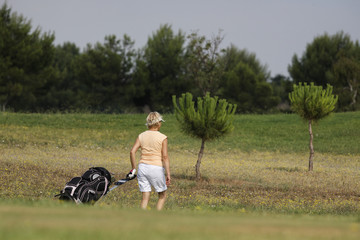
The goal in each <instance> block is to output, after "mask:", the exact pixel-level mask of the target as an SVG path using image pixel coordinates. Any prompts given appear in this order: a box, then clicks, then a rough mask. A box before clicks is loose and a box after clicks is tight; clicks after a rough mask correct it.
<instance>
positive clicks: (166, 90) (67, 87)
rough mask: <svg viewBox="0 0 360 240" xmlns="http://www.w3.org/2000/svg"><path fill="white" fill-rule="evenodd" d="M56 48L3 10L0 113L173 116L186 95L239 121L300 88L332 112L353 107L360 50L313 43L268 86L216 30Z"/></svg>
mask: <svg viewBox="0 0 360 240" xmlns="http://www.w3.org/2000/svg"><path fill="white" fill-rule="evenodd" d="M54 39H55V35H54V33H42V32H41V31H40V29H39V28H35V30H32V26H31V22H30V21H29V20H27V19H26V18H25V17H23V16H22V15H19V14H17V13H16V12H12V10H11V9H10V8H9V7H8V6H7V5H6V4H4V5H3V6H2V8H1V9H0V105H1V109H2V111H5V110H11V111H25V112H47V111H64V112H69V111H87V112H105V113H124V112H144V111H145V112H147V111H150V110H157V111H161V112H171V111H173V104H172V96H173V95H176V96H180V95H181V94H182V93H185V92H189V93H191V94H192V95H193V96H194V97H199V96H205V95H206V94H207V93H209V94H210V95H212V96H215V95H216V96H219V98H223V99H227V100H228V101H229V103H231V104H236V105H237V112H241V113H267V112H273V111H289V109H290V108H289V99H288V95H289V93H290V92H291V91H292V89H293V84H295V83H299V82H314V83H315V84H317V85H322V86H324V87H325V86H327V84H331V85H333V86H334V94H337V95H338V96H339V101H338V104H337V110H338V111H346V110H357V109H359V108H360V104H359V99H358V98H359V93H358V92H359V91H358V90H359V76H360V47H359V43H358V41H356V42H353V41H352V40H351V39H350V36H349V35H347V34H344V33H343V32H339V33H337V34H335V35H333V36H330V35H328V34H324V35H322V36H319V37H317V38H315V39H314V41H313V42H312V43H310V44H308V46H307V48H306V50H305V51H304V54H303V55H302V56H301V57H298V56H297V55H294V57H293V59H292V61H291V64H289V67H288V70H289V74H290V77H286V76H283V75H276V76H274V77H271V74H270V71H269V70H268V68H267V66H266V65H264V64H262V63H261V62H260V60H259V59H258V58H257V57H256V55H255V54H254V53H251V52H249V51H247V50H246V49H239V48H238V47H236V46H235V45H230V46H228V47H226V48H221V43H222V40H223V35H222V33H221V31H219V32H218V33H217V34H216V35H214V36H212V37H211V38H206V37H205V36H201V35H199V34H198V32H193V33H191V34H185V33H184V32H182V31H181V30H179V31H178V32H174V31H173V29H172V27H171V26H170V25H168V24H165V25H161V26H160V27H159V29H158V30H156V31H155V32H153V34H152V35H151V36H149V38H148V40H147V43H146V45H145V46H144V47H142V48H140V49H135V47H134V43H135V42H134V40H133V39H131V37H129V36H128V35H126V34H125V35H123V36H122V37H121V38H119V37H117V36H116V35H108V36H105V37H104V41H103V42H102V43H100V42H97V43H95V44H88V45H87V46H86V47H85V48H84V50H82V51H80V49H79V47H78V46H76V44H74V43H71V42H65V43H63V44H61V45H57V46H55V45H54Z"/></svg>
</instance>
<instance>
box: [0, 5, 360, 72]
mask: <svg viewBox="0 0 360 240" xmlns="http://www.w3.org/2000/svg"><path fill="white" fill-rule="evenodd" d="M4 2H6V3H7V4H8V6H9V7H10V8H11V10H12V12H17V13H18V14H22V15H23V16H24V17H26V18H27V19H28V20H31V23H32V26H33V27H40V29H41V31H42V32H53V33H54V34H55V42H54V43H55V44H56V45H58V44H63V43H64V42H72V43H75V44H76V45H77V46H78V47H79V48H80V49H81V50H83V49H84V48H85V47H86V45H87V44H88V43H90V44H92V45H93V44H95V43H97V42H100V43H104V37H105V36H107V35H113V34H115V35H116V36H117V38H118V39H122V38H123V35H124V34H126V35H128V36H130V38H131V39H132V40H134V41H135V48H136V49H138V48H142V47H144V46H145V45H146V42H147V40H148V38H149V37H151V36H152V35H153V34H154V33H155V32H156V31H157V30H158V29H159V28H160V26H161V25H164V24H169V25H171V27H172V30H173V31H174V33H178V31H179V30H181V31H182V32H183V33H185V34H190V33H192V32H194V31H197V32H198V34H199V35H204V36H206V37H207V38H208V39H210V38H211V37H212V36H214V35H217V34H218V32H219V30H222V34H223V36H224V40H223V42H222V45H221V47H223V48H226V47H229V46H230V45H231V44H233V45H235V46H236V47H237V48H239V49H247V50H248V51H249V52H251V53H255V54H256V57H257V59H258V60H259V61H260V62H261V64H263V65H267V67H268V70H269V71H270V72H271V76H275V75H277V74H282V75H285V76H289V73H288V71H287V68H288V65H289V64H291V59H292V57H293V56H294V54H297V55H298V56H302V54H303V53H304V51H305V49H306V46H307V44H309V43H311V42H312V41H313V40H314V38H315V37H318V36H321V35H323V34H325V33H327V34H329V35H334V34H336V33H338V32H339V31H343V32H344V33H346V34H348V35H350V37H351V39H352V40H353V41H356V40H360V27H359V24H360V14H359V13H360V1H359V0H0V3H1V6H2V5H3V3H4Z"/></svg>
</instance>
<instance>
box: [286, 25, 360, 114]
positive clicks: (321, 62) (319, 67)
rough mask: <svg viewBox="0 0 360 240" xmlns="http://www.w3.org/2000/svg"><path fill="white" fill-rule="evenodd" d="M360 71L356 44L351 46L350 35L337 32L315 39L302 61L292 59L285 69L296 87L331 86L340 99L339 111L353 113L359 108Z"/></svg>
mask: <svg viewBox="0 0 360 240" xmlns="http://www.w3.org/2000/svg"><path fill="white" fill-rule="evenodd" d="M349 63H350V64H349ZM359 68H360V45H359V42H358V41H356V42H353V41H351V39H350V36H349V35H347V34H344V33H343V32H339V33H337V34H335V35H328V34H324V35H322V36H319V37H316V38H315V39H314V41H313V42H312V43H310V44H308V45H307V47H306V51H305V52H304V53H303V55H302V56H301V58H298V56H297V55H296V54H295V55H294V57H293V59H292V64H291V65H290V66H289V68H288V69H289V73H290V75H291V77H292V78H293V79H294V82H295V83H300V82H307V83H310V82H314V83H315V84H316V85H318V86H323V87H326V85H327V84H330V85H332V86H333V87H334V93H335V94H337V95H338V96H339V102H338V108H339V110H356V109H359V106H360V105H359V103H358V99H359V97H360V96H359V94H358V92H359V87H360V84H359V82H360V79H359Z"/></svg>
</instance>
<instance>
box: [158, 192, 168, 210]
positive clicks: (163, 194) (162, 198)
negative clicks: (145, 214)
mask: <svg viewBox="0 0 360 240" xmlns="http://www.w3.org/2000/svg"><path fill="white" fill-rule="evenodd" d="M165 201H166V191H164V192H159V200H158V202H157V205H156V209H157V210H159V211H160V210H162V209H163V207H164V204H165Z"/></svg>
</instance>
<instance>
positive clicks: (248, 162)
mask: <svg viewBox="0 0 360 240" xmlns="http://www.w3.org/2000/svg"><path fill="white" fill-rule="evenodd" d="M145 117H146V115H142V114H138V115H91V114H15V113H2V114H1V115H0V129H1V132H0V215H1V220H0V238H1V239H24V236H25V234H26V236H30V237H27V239H49V238H50V237H49V236H51V238H54V236H57V238H56V239H67V238H68V237H69V236H70V235H71V229H72V226H73V225H74V222H78V221H80V222H81V220H82V219H83V218H86V219H87V220H86V221H85V223H82V224H81V226H82V227H83V230H78V231H77V232H76V236H80V235H84V236H89V235H91V236H93V235H94V236H99V237H100V238H101V239H102V238H104V239H107V238H110V239H112V238H115V237H116V238H119V237H124V238H125V237H130V236H131V234H132V232H134V233H133V234H135V235H134V236H135V237H141V236H146V237H148V238H150V239H152V238H154V239H168V238H170V237H171V238H172V239H184V238H190V239H205V238H206V239H220V238H225V237H227V238H232V239H249V238H250V236H252V239H300V238H306V239H358V238H359V236H360V227H359V223H360V175H359V171H360V147H359V142H360V128H359V126H360V112H359V113H356V112H355V113H337V114H333V115H332V116H331V117H329V118H327V119H325V120H323V121H320V122H319V123H318V124H316V125H315V126H314V128H313V130H314V134H315V139H314V147H315V160H314V171H313V172H308V171H307V161H308V156H309V153H308V141H309V136H308V130H307V124H306V123H305V122H303V121H302V120H301V119H300V118H299V117H298V116H296V115H291V114H290V115H285V114H279V115H239V116H236V117H235V120H234V124H235V130H234V132H233V133H231V134H230V135H228V136H226V137H225V138H223V139H219V140H216V141H213V142H209V143H206V146H205V155H204V158H203V163H202V166H201V171H202V176H203V180H202V181H200V182H196V181H194V165H195V162H196V158H197V153H198V150H199V148H200V141H199V140H197V139H191V138H189V137H187V136H185V135H183V134H182V133H181V132H180V131H179V128H178V126H177V123H176V120H175V118H174V116H173V115H165V119H166V123H165V124H164V125H163V128H162V129H161V130H162V132H163V133H165V134H166V135H167V136H168V137H169V153H170V160H171V169H172V177H173V183H172V185H171V187H170V189H169V192H168V193H169V194H168V201H167V203H166V207H165V211H164V212H162V213H157V212H155V211H154V210H153V209H151V210H150V211H148V212H143V211H139V210H138V206H139V201H140V193H139V191H138V189H137V183H136V181H131V182H129V183H127V184H125V185H123V186H121V187H119V188H117V189H116V190H115V191H113V192H111V193H110V194H109V195H108V196H106V198H104V200H103V201H101V202H98V203H97V204H96V205H95V206H72V205H68V204H65V205H64V204H61V203H59V202H57V201H56V200H53V195H54V194H56V193H57V192H58V191H59V190H60V189H61V188H62V187H63V186H64V184H65V182H66V181H68V180H69V179H70V178H72V177H74V176H78V175H80V174H82V173H83V172H84V170H86V169H87V168H89V167H91V166H104V167H106V168H108V169H109V170H110V171H111V172H113V173H115V177H117V178H120V177H123V176H124V175H125V174H126V173H127V172H128V171H129V168H130V164H129V150H130V148H131V146H132V144H133V142H134V141H135V138H136V136H137V134H139V133H140V132H141V131H143V130H145V125H144V122H145V121H144V120H145ZM155 201H156V198H155V196H153V198H152V200H151V203H150V207H152V208H153V207H154V206H155ZM77 213H78V215H79V216H78V217H76V216H75V215H76V214H77ZM92 214H93V215H92ZM2 216H6V218H3V217H2ZM92 216H93V218H92ZM106 216H110V217H109V220H106ZM142 218H143V219H142ZM151 218H155V219H156V221H151V220H150V219H151ZM32 219H33V220H34V221H32ZM94 219H101V220H103V221H101V222H103V223H102V224H98V222H99V221H96V220H94ZM139 219H142V220H139ZM77 220H78V221H77ZM124 220H126V223H123V221H124ZM137 221H140V222H139V223H137ZM118 222H119V223H123V224H124V225H121V224H118ZM147 222H151V223H149V224H148V225H147V226H146V227H145V230H144V231H142V232H141V231H140V230H139V229H140V226H145V225H146V223H147ZM16 223H17V224H16ZM87 224H88V225H87ZM117 224H118V225H117ZM85 225H86V226H85ZM17 226H18V227H19V226H20V229H23V231H16V229H17ZM89 226H90V227H89ZM91 226H93V227H91ZM94 226H96V227H94ZM112 229H116V230H112ZM126 229H128V230H129V231H127V230H126ZM154 229H155V230H154ZM201 229H202V230H201ZM152 230H154V231H152ZM151 233H154V234H151ZM142 234H143V235H142ZM219 236H222V237H219ZM156 237H157V238H156ZM84 238H85V237H84ZM80 239H82V238H80ZM135 239H136V238H135Z"/></svg>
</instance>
